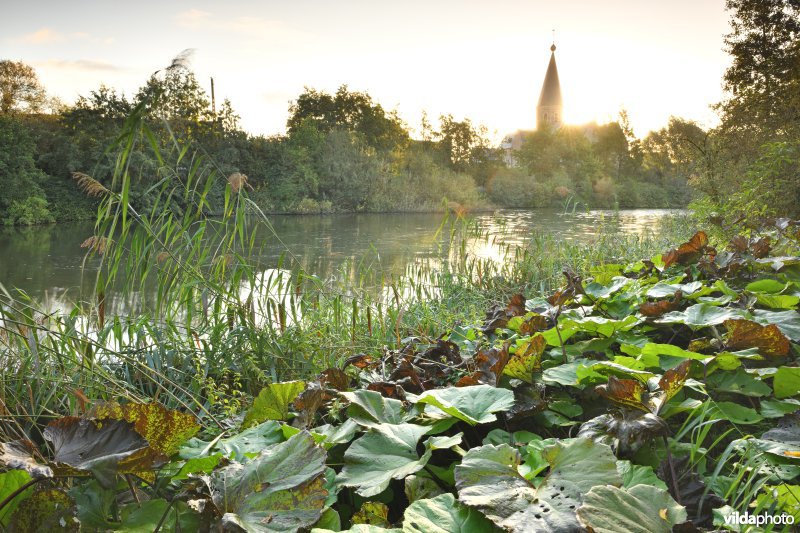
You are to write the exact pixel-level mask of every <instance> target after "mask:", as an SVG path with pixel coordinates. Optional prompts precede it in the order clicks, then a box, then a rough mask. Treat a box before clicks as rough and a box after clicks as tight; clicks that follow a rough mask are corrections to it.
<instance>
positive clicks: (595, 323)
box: [559, 315, 641, 337]
mask: <svg viewBox="0 0 800 533" xmlns="http://www.w3.org/2000/svg"><path fill="white" fill-rule="evenodd" d="M639 322H641V319H640V318H638V317H636V316H634V315H629V316H626V317H625V318H623V319H622V320H614V319H610V318H603V317H599V316H588V317H585V318H569V317H567V318H565V319H564V320H563V321H560V322H559V324H561V326H562V327H564V328H567V329H570V328H575V329H577V330H579V331H583V332H586V333H590V334H593V335H602V336H603V337H611V336H612V335H614V334H615V333H616V332H618V331H629V330H631V329H633V327H634V326H636V325H637V324H639Z"/></svg>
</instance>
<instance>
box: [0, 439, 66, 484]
mask: <svg viewBox="0 0 800 533" xmlns="http://www.w3.org/2000/svg"><path fill="white" fill-rule="evenodd" d="M37 452H38V450H37V449H36V446H35V445H34V444H33V443H32V442H31V441H29V440H27V439H26V440H15V441H11V442H1V443H0V466H3V467H6V468H10V469H12V470H25V471H26V472H27V473H29V474H30V475H31V477H32V478H33V479H41V478H46V477H53V471H52V469H50V467H49V466H46V465H43V464H40V463H38V462H37V461H36V459H34V457H33V456H34V454H36V453H37Z"/></svg>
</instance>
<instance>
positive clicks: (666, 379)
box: [648, 359, 692, 413]
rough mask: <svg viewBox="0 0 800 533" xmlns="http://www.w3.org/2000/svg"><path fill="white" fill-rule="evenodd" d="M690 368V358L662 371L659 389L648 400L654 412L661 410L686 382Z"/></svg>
mask: <svg viewBox="0 0 800 533" xmlns="http://www.w3.org/2000/svg"><path fill="white" fill-rule="evenodd" d="M691 368H692V360H691V359H687V360H685V361H684V362H682V363H681V364H679V365H678V366H676V367H675V368H671V369H669V370H667V371H666V372H664V375H663V376H661V379H659V380H658V388H659V391H658V392H657V393H655V394H654V395H653V396H652V397H651V400H650V402H648V403H650V404H651V405H652V408H653V411H654V412H655V413H658V412H659V411H661V408H662V407H664V405H666V403H667V402H668V401H670V399H671V398H672V397H673V396H675V395H676V394H677V393H678V391H680V390H681V389H682V388H683V384H684V383H686V378H687V377H689V370H690V369H691Z"/></svg>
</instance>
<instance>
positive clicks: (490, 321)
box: [481, 294, 526, 333]
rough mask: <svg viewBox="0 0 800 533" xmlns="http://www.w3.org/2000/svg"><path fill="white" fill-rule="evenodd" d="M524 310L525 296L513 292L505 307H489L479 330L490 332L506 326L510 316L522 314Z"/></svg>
mask: <svg viewBox="0 0 800 533" xmlns="http://www.w3.org/2000/svg"><path fill="white" fill-rule="evenodd" d="M525 312H526V311H525V297H524V296H523V295H522V294H515V295H514V296H512V297H511V300H510V301H509V302H508V304H507V305H506V306H505V307H500V306H499V305H495V306H493V307H492V308H491V309H489V311H488V312H487V313H486V319H485V320H484V322H483V326H482V327H481V330H482V331H483V332H484V333H492V332H493V331H494V330H496V329H498V328H504V327H506V325H507V324H508V320H509V319H510V318H513V317H515V316H522V315H524V314H525Z"/></svg>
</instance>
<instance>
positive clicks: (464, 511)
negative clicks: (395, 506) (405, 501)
mask: <svg viewBox="0 0 800 533" xmlns="http://www.w3.org/2000/svg"><path fill="white" fill-rule="evenodd" d="M496 530H497V528H496V527H495V526H494V524H492V523H491V522H490V521H489V520H488V519H487V518H486V517H484V516H483V515H482V514H481V513H479V512H478V511H476V510H474V509H470V508H469V507H465V506H463V505H461V504H460V503H458V502H457V501H456V499H455V497H453V495H452V494H442V495H440V496H436V497H435V498H431V499H427V500H417V501H415V502H413V503H412V504H411V505H409V506H408V507H407V508H406V511H405V514H404V515H403V533H462V532H471V531H476V532H477V531H486V532H490V531H496Z"/></svg>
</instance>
